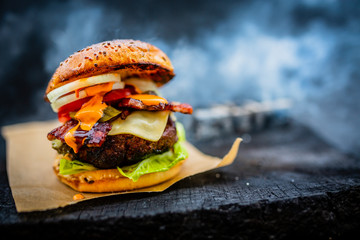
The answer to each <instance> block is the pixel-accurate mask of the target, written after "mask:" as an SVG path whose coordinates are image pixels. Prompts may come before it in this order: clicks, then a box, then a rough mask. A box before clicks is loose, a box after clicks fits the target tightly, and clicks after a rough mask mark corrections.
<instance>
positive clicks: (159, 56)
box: [46, 39, 175, 94]
mask: <svg viewBox="0 0 360 240" xmlns="http://www.w3.org/2000/svg"><path fill="white" fill-rule="evenodd" d="M109 72H118V73H120V75H121V77H122V78H127V77H139V78H145V79H151V80H153V81H155V82H156V83H157V85H158V86H161V85H163V84H165V83H167V82H168V81H170V80H171V79H172V78H173V77H174V76H175V74H174V68H173V66H172V64H171V62H170V59H169V58H168V57H167V56H166V54H165V53H164V52H162V51H161V50H160V49H158V48H157V47H155V46H153V45H151V44H149V43H146V42H141V41H137V40H130V39H125V40H113V41H106V42H101V43H97V44H94V45H91V46H89V47H87V48H84V49H82V50H79V51H77V52H76V53H74V54H72V55H71V56H69V57H68V58H67V59H66V60H65V61H63V62H61V63H60V66H59V67H58V68H57V69H56V71H55V73H54V75H53V76H52V78H51V80H50V82H49V84H48V86H47V89H46V94H48V93H49V92H51V91H52V90H53V89H55V88H57V87H60V86H62V85H64V84H66V83H69V82H72V81H75V80H77V79H81V78H86V77H90V76H94V75H99V74H104V73H109Z"/></svg>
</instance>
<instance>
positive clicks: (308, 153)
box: [0, 125, 360, 239]
mask: <svg viewBox="0 0 360 240" xmlns="http://www.w3.org/2000/svg"><path fill="white" fill-rule="evenodd" d="M248 137H249V136H248ZM233 140H234V136H229V137H227V138H225V139H224V138H222V139H218V140H214V141H211V142H203V143H197V144H196V145H197V147H199V148H200V149H201V150H202V151H204V152H206V153H208V154H212V155H216V156H223V155H224V154H225V153H226V151H227V150H228V148H229V147H230V145H231V143H232V141H233ZM1 141H2V142H1V153H2V154H1V162H0V232H1V233H3V234H9V236H14V237H16V236H19V237H26V238H36V239H38V238H39V237H48V238H53V239H60V238H74V237H75V238H76V239H82V238H89V237H91V238H92V239H94V238H95V239H96V238H114V239H115V238H116V239H126V238H128V239H129V238H130V239H135V238H141V239H144V238H159V239H187V238H201V239H203V238H213V239H218V238H229V239H248V238H249V239H262V238H274V239H283V238H290V237H292V238H296V239H298V238H305V237H318V238H324V239H329V238H333V239H337V238H346V237H349V236H353V235H354V234H359V233H360V161H359V160H360V159H356V158H354V157H351V156H347V155H345V154H342V153H341V152H339V151H338V150H336V149H334V148H332V147H330V146H329V145H327V144H325V143H324V142H323V141H321V140H320V139H319V138H318V137H317V136H316V135H315V134H314V133H312V132H311V131H309V130H308V129H306V128H304V127H301V126H297V125H290V126H288V127H283V128H278V129H272V130H268V131H265V132H261V133H256V134H252V135H251V141H250V142H249V143H246V144H243V145H242V146H241V148H240V153H239V156H238V158H237V160H236V162H235V163H234V164H233V165H231V166H228V167H224V168H222V169H219V170H214V171H210V172H207V173H204V174H200V175H196V176H193V177H190V178H188V179H185V180H183V181H180V182H179V183H177V184H175V185H174V186H172V187H171V188H170V189H168V190H166V191H165V192H162V193H141V194H131V195H118V196H112V197H106V198H101V199H94V200H90V201H85V202H82V203H79V204H76V205H72V206H68V207H65V208H61V209H56V210H51V211H45V212H33V213H26V214H18V213H17V212H16V209H15V205H14V201H13V199H12V196H11V190H10V187H9V185H8V181H7V176H6V170H5V169H6V167H5V153H4V152H5V143H4V140H1Z"/></svg>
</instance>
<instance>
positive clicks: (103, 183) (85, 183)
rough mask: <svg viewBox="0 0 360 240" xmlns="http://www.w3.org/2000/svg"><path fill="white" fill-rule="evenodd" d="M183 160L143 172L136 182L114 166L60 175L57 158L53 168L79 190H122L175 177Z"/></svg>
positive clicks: (72, 186)
mask: <svg viewBox="0 0 360 240" xmlns="http://www.w3.org/2000/svg"><path fill="white" fill-rule="evenodd" d="M185 160H186V159H185ZM185 160H183V161H181V162H179V163H178V164H176V165H175V166H174V167H172V168H171V169H169V170H168V171H164V172H156V173H149V174H145V175H143V176H141V177H140V178H139V180H138V181H136V182H133V181H132V180H131V179H129V178H127V177H124V176H123V175H121V174H120V172H119V171H118V170H117V169H116V168H114V169H99V170H94V171H86V172H81V173H77V174H72V175H61V174H59V159H56V161H55V164H54V167H53V169H54V172H55V174H56V176H57V177H58V178H59V179H60V181H61V182H63V183H65V184H66V185H68V186H70V187H71V188H73V189H74V190H76V191H79V192H98V193H102V192H124V191H130V190H135V189H140V188H144V187H149V186H154V185H156V184H159V183H162V182H165V181H167V180H169V179H171V178H173V177H175V176H176V175H177V174H178V173H179V172H180V170H181V166H182V164H183V162H184V161H185Z"/></svg>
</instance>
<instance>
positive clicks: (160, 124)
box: [108, 111, 169, 142]
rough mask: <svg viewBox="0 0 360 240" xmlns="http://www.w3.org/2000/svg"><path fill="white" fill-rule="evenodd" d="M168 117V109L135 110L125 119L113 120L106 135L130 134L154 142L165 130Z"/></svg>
mask: <svg viewBox="0 0 360 240" xmlns="http://www.w3.org/2000/svg"><path fill="white" fill-rule="evenodd" d="M168 117H169V111H157V112H149V111H135V112H133V113H131V114H130V115H129V116H127V118H126V119H125V120H122V119H121V118H118V119H116V120H115V121H113V122H112V128H111V130H110V132H109V134H108V135H117V134H132V135H135V136H137V137H140V138H143V139H146V140H149V141H153V142H156V141H159V139H160V138H161V136H162V134H163V132H164V130H165V127H166V123H167V121H168Z"/></svg>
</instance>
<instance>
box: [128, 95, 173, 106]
mask: <svg viewBox="0 0 360 240" xmlns="http://www.w3.org/2000/svg"><path fill="white" fill-rule="evenodd" d="M128 98H133V99H136V100H140V101H141V102H143V103H144V104H145V105H158V104H159V103H164V104H166V103H168V101H167V100H166V99H165V98H162V97H159V96H156V95H150V94H136V95H130V96H128Z"/></svg>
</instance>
